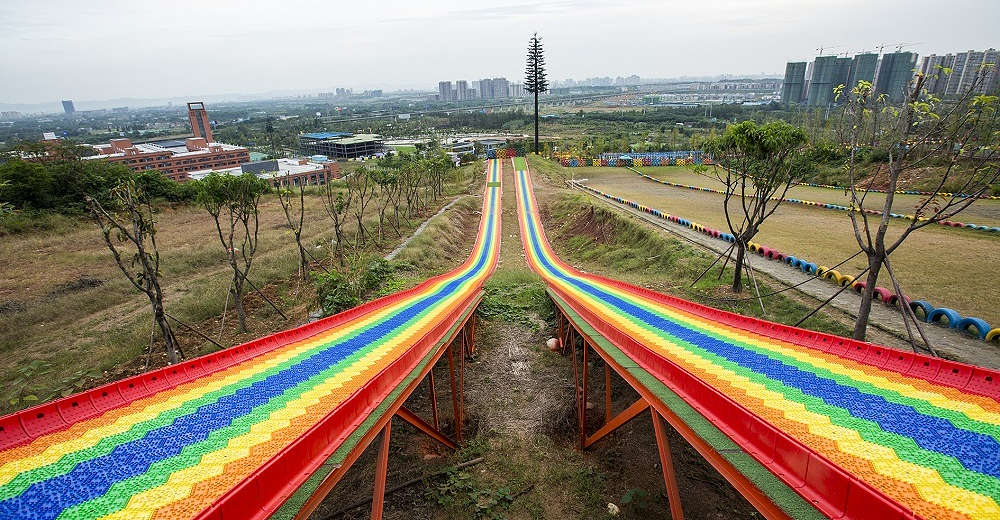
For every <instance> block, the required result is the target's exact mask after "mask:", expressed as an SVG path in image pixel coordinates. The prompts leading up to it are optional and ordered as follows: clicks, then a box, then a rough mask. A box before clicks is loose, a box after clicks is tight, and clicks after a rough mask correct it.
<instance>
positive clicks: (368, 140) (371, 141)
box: [299, 132, 385, 159]
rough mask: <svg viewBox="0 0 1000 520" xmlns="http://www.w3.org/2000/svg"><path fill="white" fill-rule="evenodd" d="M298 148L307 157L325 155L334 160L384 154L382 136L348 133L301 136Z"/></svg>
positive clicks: (318, 133) (317, 133)
mask: <svg viewBox="0 0 1000 520" xmlns="http://www.w3.org/2000/svg"><path fill="white" fill-rule="evenodd" d="M299 148H300V149H301V150H302V152H303V153H305V154H307V155H313V154H316V155H325V156H327V157H332V158H334V159H357V158H358V157H372V156H375V155H380V154H384V153H385V143H383V142H382V136H380V135H377V134H352V133H349V132H313V133H308V134H302V135H300V136H299Z"/></svg>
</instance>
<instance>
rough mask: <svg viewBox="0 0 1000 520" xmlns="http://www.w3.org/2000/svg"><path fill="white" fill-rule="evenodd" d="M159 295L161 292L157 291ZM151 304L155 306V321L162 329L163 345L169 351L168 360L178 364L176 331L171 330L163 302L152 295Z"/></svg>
mask: <svg viewBox="0 0 1000 520" xmlns="http://www.w3.org/2000/svg"><path fill="white" fill-rule="evenodd" d="M158 293H159V291H157V294H158ZM150 303H152V304H153V319H155V320H156V324H157V325H158V326H159V327H160V334H162V335H163V343H164V344H165V345H166V349H167V358H168V359H170V364H171V365H173V364H175V363H177V345H176V344H175V341H176V338H174V331H173V330H172V329H171V328H170V322H168V321H167V316H166V313H164V312H163V300H161V299H159V298H154V297H152V295H151V296H150Z"/></svg>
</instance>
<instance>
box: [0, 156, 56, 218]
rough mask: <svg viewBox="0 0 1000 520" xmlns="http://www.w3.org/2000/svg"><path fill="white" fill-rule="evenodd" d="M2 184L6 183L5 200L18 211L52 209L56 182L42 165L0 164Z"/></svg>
mask: <svg viewBox="0 0 1000 520" xmlns="http://www.w3.org/2000/svg"><path fill="white" fill-rule="evenodd" d="M0 182H2V183H5V187H4V190H3V196H4V199H5V200H6V202H8V203H10V204H11V205H12V206H13V207H15V208H17V209H48V208H51V207H52V189H53V182H54V180H53V178H52V174H51V173H49V171H48V169H46V168H45V166H44V165H42V164H39V163H33V162H28V161H23V160H21V159H12V160H9V161H7V162H5V163H3V164H0Z"/></svg>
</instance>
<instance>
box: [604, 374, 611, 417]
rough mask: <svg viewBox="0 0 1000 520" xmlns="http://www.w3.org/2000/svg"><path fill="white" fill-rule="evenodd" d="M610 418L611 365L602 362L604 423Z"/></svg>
mask: <svg viewBox="0 0 1000 520" xmlns="http://www.w3.org/2000/svg"><path fill="white" fill-rule="evenodd" d="M610 420H611V365H609V364H607V363H605V364H604V424H608V421H610Z"/></svg>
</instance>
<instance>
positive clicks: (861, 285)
mask: <svg viewBox="0 0 1000 520" xmlns="http://www.w3.org/2000/svg"><path fill="white" fill-rule="evenodd" d="M865 287H868V282H854V283H852V284H851V289H854V290H855V291H857V292H861V291H864V290H865Z"/></svg>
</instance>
